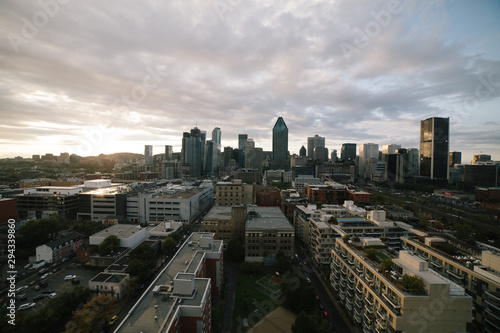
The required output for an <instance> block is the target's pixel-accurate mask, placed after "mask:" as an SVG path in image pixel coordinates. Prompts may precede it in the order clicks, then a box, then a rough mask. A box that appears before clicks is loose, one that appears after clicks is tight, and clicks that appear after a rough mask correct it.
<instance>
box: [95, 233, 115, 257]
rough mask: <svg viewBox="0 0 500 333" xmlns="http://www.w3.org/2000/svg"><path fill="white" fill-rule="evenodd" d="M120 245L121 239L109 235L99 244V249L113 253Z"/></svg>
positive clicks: (105, 252) (104, 252) (106, 252)
mask: <svg viewBox="0 0 500 333" xmlns="http://www.w3.org/2000/svg"><path fill="white" fill-rule="evenodd" d="M119 245H120V239H118V237H117V236H115V235H109V236H108V237H106V238H104V240H103V241H102V242H101V244H99V251H100V252H101V253H103V254H108V253H111V251H113V250H114V249H116V248H117V247H118V246H119Z"/></svg>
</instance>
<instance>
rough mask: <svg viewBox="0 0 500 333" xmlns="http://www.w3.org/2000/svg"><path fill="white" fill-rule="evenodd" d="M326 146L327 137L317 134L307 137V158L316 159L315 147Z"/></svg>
mask: <svg viewBox="0 0 500 333" xmlns="http://www.w3.org/2000/svg"><path fill="white" fill-rule="evenodd" d="M316 147H320V148H325V138H324V137H322V136H319V135H318V134H316V135H315V136H313V137H309V138H307V158H309V159H314V148H316Z"/></svg>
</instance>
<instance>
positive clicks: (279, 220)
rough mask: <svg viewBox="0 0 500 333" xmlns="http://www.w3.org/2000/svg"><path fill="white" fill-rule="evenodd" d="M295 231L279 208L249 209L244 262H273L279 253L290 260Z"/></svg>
mask: <svg viewBox="0 0 500 333" xmlns="http://www.w3.org/2000/svg"><path fill="white" fill-rule="evenodd" d="M294 241H295V230H294V228H293V225H292V224H291V223H290V222H288V219H287V218H286V217H285V215H284V214H283V212H282V211H281V210H280V208H279V207H249V208H248V215H247V221H246V224H245V261H260V262H269V263H271V262H274V260H275V258H276V255H277V254H278V252H279V251H283V253H284V254H285V256H287V257H289V258H292V257H293V255H294Z"/></svg>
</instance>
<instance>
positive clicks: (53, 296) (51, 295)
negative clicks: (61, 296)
mask: <svg viewBox="0 0 500 333" xmlns="http://www.w3.org/2000/svg"><path fill="white" fill-rule="evenodd" d="M56 297H57V294H56V293H52V294H49V298H52V299H54V298H56Z"/></svg>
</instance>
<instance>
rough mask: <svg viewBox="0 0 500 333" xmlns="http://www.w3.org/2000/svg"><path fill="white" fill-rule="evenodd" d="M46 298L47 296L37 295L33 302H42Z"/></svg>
mask: <svg viewBox="0 0 500 333" xmlns="http://www.w3.org/2000/svg"><path fill="white" fill-rule="evenodd" d="M46 297H47V295H43V294H40V295H36V296H35V297H33V302H38V301H39V300H42V299H44V298H46Z"/></svg>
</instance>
